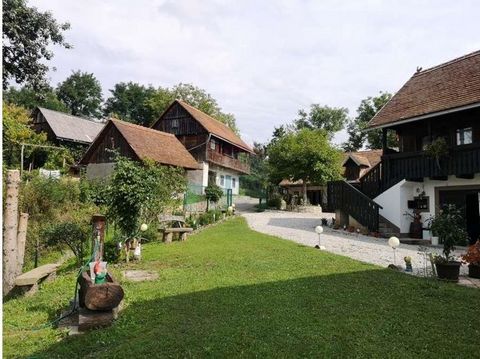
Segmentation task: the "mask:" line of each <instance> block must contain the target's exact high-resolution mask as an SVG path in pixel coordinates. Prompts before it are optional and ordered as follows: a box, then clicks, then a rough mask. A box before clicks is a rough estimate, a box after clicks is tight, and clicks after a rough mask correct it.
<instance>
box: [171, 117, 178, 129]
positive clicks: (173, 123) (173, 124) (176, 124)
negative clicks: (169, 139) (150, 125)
mask: <svg viewBox="0 0 480 359" xmlns="http://www.w3.org/2000/svg"><path fill="white" fill-rule="evenodd" d="M177 128H178V120H177V119H174V120H172V129H177Z"/></svg>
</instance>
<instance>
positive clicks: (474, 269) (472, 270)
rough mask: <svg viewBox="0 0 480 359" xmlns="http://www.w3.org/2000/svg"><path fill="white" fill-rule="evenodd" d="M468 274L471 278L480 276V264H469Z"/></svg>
mask: <svg viewBox="0 0 480 359" xmlns="http://www.w3.org/2000/svg"><path fill="white" fill-rule="evenodd" d="M468 276H469V277H470V278H480V264H469V265H468Z"/></svg>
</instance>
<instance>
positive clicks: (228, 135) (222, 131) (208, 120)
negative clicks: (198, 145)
mask: <svg viewBox="0 0 480 359" xmlns="http://www.w3.org/2000/svg"><path fill="white" fill-rule="evenodd" d="M175 101H176V102H178V103H179V104H180V105H181V106H182V107H183V108H184V109H185V110H186V111H187V112H188V113H189V114H190V115H191V116H192V117H193V118H194V119H195V120H197V121H198V122H199V123H200V124H201V125H202V126H203V127H204V128H205V129H206V130H207V131H208V132H209V133H211V134H212V135H214V136H216V137H218V138H220V139H222V140H225V141H227V142H230V143H232V144H234V145H235V146H238V147H240V148H241V149H243V150H245V151H247V152H250V153H253V150H252V149H251V148H250V146H249V145H247V144H246V143H245V142H243V141H242V139H241V138H240V137H238V136H237V135H236V134H235V132H233V131H232V129H231V128H230V127H228V126H227V125H225V124H224V123H223V122H220V121H218V120H216V119H214V118H213V117H211V116H209V115H207V114H206V113H204V112H202V111H200V110H199V109H197V108H195V107H193V106H191V105H189V104H188V103H186V102H184V101H181V100H175Z"/></svg>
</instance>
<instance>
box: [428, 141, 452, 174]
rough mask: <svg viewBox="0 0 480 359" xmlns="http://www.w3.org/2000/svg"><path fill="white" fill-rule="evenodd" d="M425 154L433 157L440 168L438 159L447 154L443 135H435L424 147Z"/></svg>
mask: <svg viewBox="0 0 480 359" xmlns="http://www.w3.org/2000/svg"><path fill="white" fill-rule="evenodd" d="M425 154H426V155H427V156H429V157H431V158H433V159H435V162H436V164H437V167H438V168H440V159H441V158H442V157H444V156H446V155H448V145H447V141H446V140H445V138H444V137H437V138H436V139H435V140H433V141H432V143H429V144H428V145H427V146H426V147H425Z"/></svg>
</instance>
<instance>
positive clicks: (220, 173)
mask: <svg viewBox="0 0 480 359" xmlns="http://www.w3.org/2000/svg"><path fill="white" fill-rule="evenodd" d="M211 170H212V171H214V172H216V177H215V182H216V183H217V185H219V186H220V187H221V188H223V189H226V188H227V187H226V184H227V181H226V176H231V177H232V193H233V194H234V195H237V194H238V193H239V188H240V178H239V175H238V172H235V171H230V170H228V169H227V168H220V167H216V168H212V169H211ZM221 176H224V183H223V185H222V183H221ZM233 179H235V187H233Z"/></svg>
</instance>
